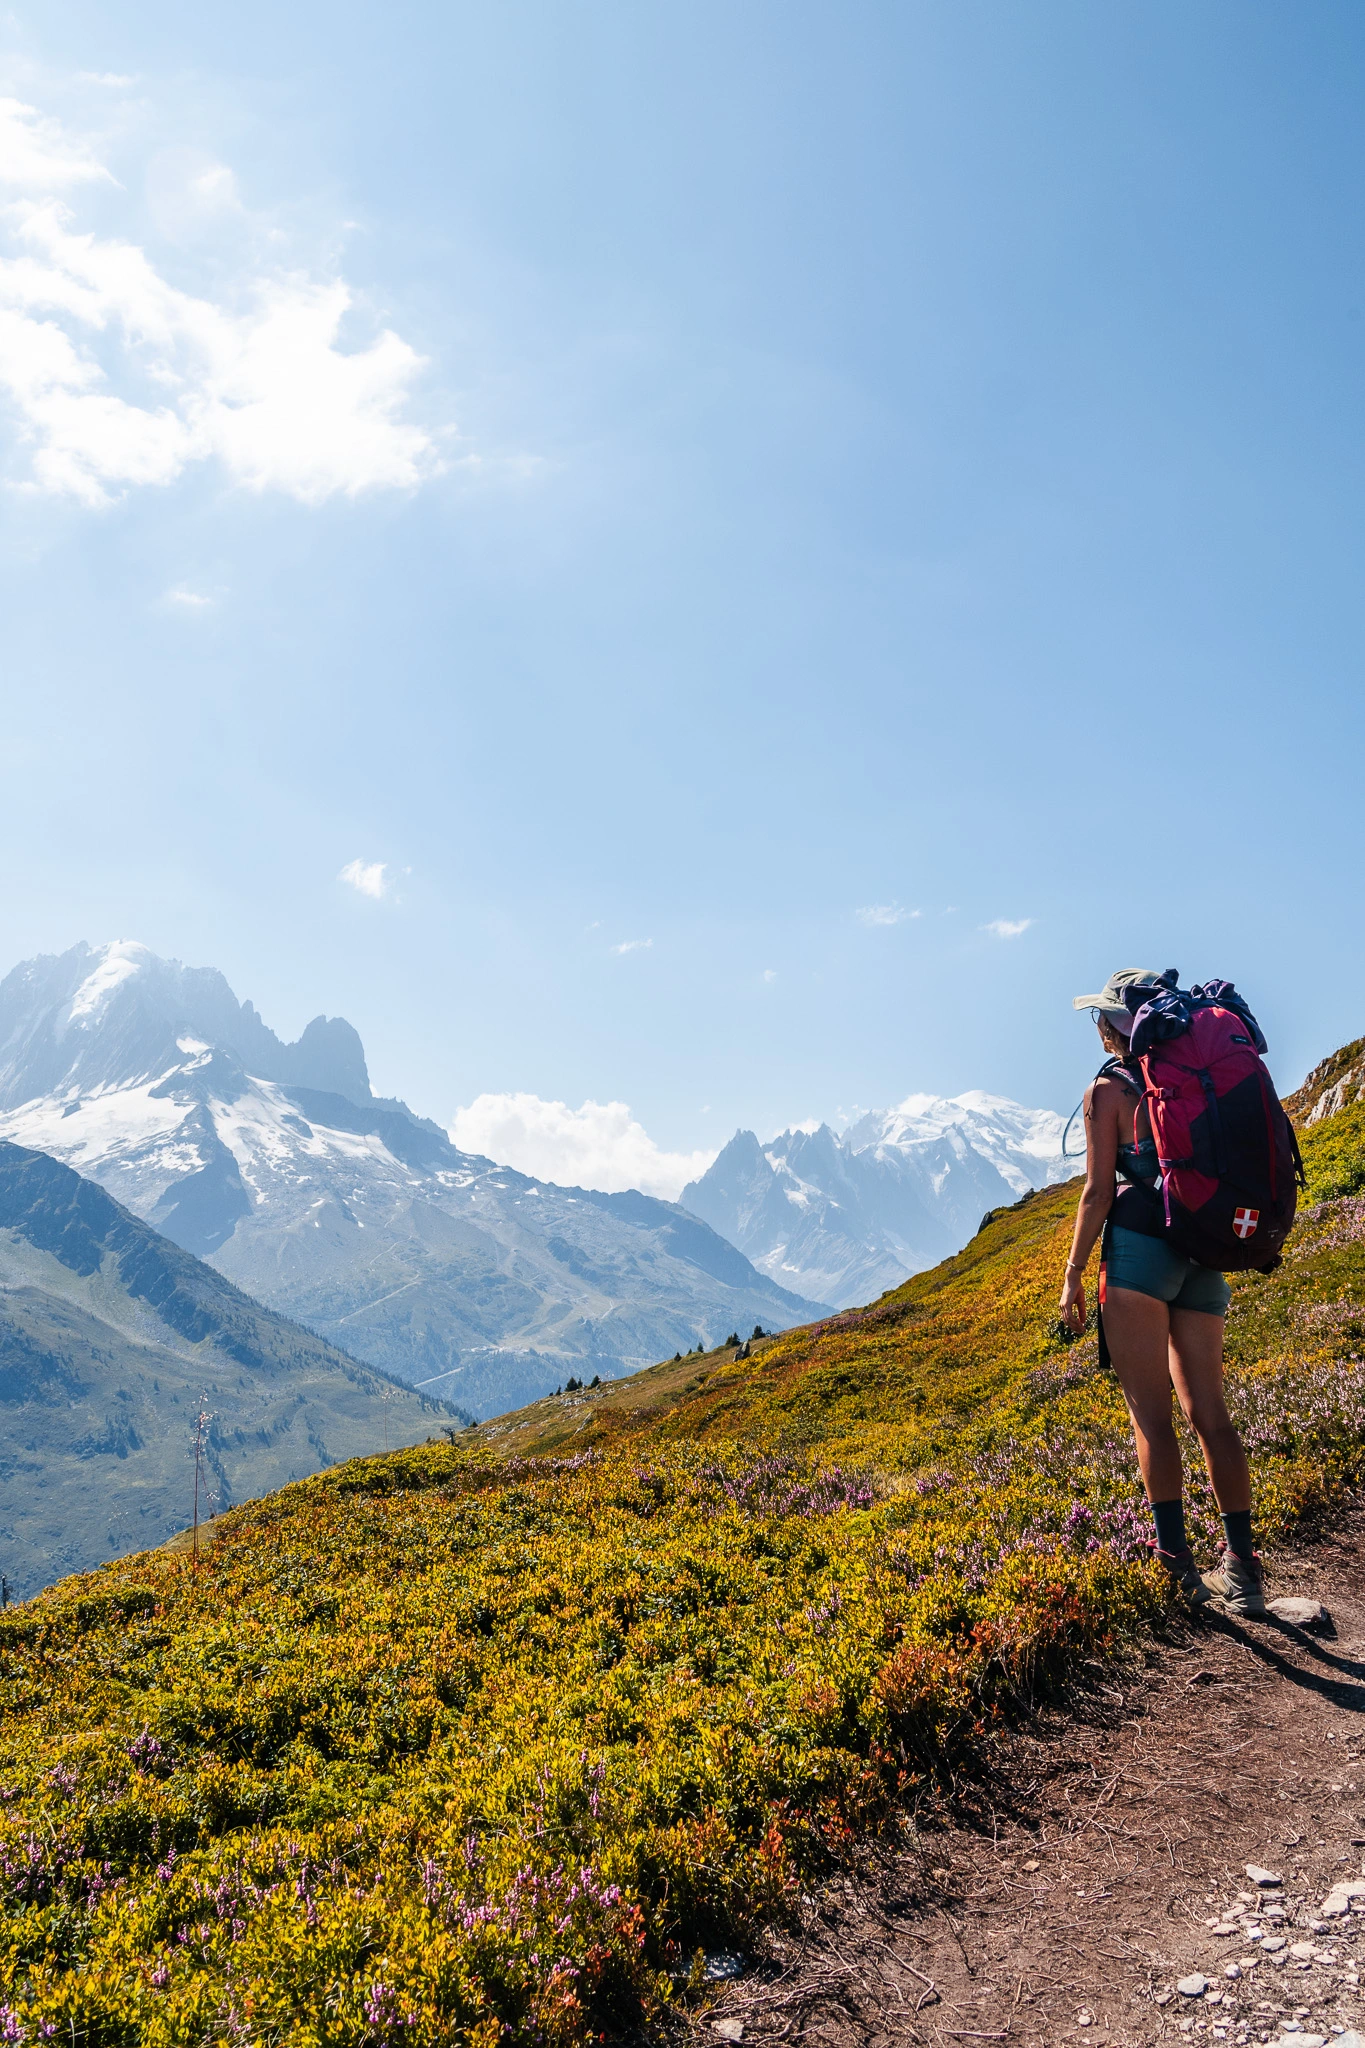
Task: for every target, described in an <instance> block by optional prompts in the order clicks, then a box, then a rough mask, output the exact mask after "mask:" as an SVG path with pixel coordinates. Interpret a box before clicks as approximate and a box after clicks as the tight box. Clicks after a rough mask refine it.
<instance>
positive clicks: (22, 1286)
mask: <svg viewBox="0 0 1365 2048" xmlns="http://www.w3.org/2000/svg"><path fill="white" fill-rule="evenodd" d="M206 1396H207V1398H208V1402H209V1403H210V1404H211V1409H212V1414H211V1419H210V1422H209V1424H208V1427H207V1433H206V1436H205V1440H204V1457H205V1461H206V1474H205V1477H206V1484H207V1485H208V1486H210V1487H211V1489H212V1491H213V1493H214V1494H215V1495H216V1505H217V1506H219V1507H227V1506H230V1505H231V1504H232V1503H233V1502H234V1501H236V1500H240V1499H242V1498H244V1497H246V1496H248V1495H250V1494H252V1493H257V1492H261V1491H264V1490H265V1489H266V1488H268V1487H271V1486H276V1485H279V1484H281V1483H283V1482H285V1481H287V1480H289V1479H294V1478H303V1477H305V1476H307V1475H308V1474H309V1473H311V1472H316V1471H318V1470H320V1469H321V1468H322V1467H324V1466H325V1465H327V1464H330V1463H331V1462H333V1461H334V1459H336V1458H345V1457H351V1456H355V1455H356V1454H357V1453H363V1452H366V1451H373V1450H376V1449H378V1448H379V1447H380V1445H381V1444H382V1443H383V1441H384V1439H385V1437H386V1436H387V1437H388V1439H389V1440H390V1441H391V1442H392V1441H396V1442H400V1443H401V1442H417V1441H421V1440H422V1439H424V1438H425V1437H426V1436H427V1435H429V1434H430V1433H431V1432H432V1430H434V1429H437V1428H439V1427H440V1426H441V1423H442V1420H443V1418H449V1417H456V1418H458V1419H459V1420H461V1421H463V1420H465V1419H466V1418H464V1417H463V1416H460V1414H459V1411H458V1410H455V1409H453V1408H452V1407H451V1406H450V1405H449V1404H448V1403H446V1402H444V1401H442V1400H439V1399H434V1398H432V1397H430V1396H424V1395H421V1394H419V1393H417V1392H416V1391H415V1390H414V1389H412V1388H410V1387H407V1386H404V1385H403V1384H402V1383H401V1382H398V1381H396V1380H392V1379H390V1378H389V1376H388V1375H386V1374H383V1373H381V1372H377V1371H376V1370H375V1369H374V1368H373V1367H370V1366H366V1365H364V1364H362V1363H361V1362H360V1361H359V1360H358V1359H355V1358H353V1357H350V1356H349V1355H348V1354H346V1353H345V1352H343V1351H341V1350H340V1349H339V1348H338V1347H336V1346H335V1345H332V1344H329V1343H327V1342H326V1341H325V1340H324V1339H322V1338H320V1337H318V1336H316V1335H314V1333H313V1332H311V1331H309V1330H306V1329H304V1328H303V1327H302V1326H301V1325H299V1324H296V1323H293V1322H291V1321H290V1320H289V1319H288V1318H286V1317H284V1316H281V1315H278V1314H276V1313H275V1311H273V1310H271V1309H267V1308H263V1307H262V1306H261V1305H260V1304H259V1303H257V1302H255V1301H252V1300H251V1299H250V1298H249V1297H248V1296H247V1295H245V1294H243V1293H242V1291H241V1289H240V1288H237V1287H235V1286H233V1284H232V1283H231V1281H229V1280H227V1279H226V1278H225V1277H224V1276H223V1275H222V1274H221V1273H218V1272H216V1271H215V1270H214V1269H213V1268H212V1267H211V1266H208V1265H206V1264H205V1263H204V1262H203V1261H202V1260H200V1259H197V1258H195V1257H194V1255H193V1253H191V1252H187V1251H186V1250H184V1248H183V1247H182V1246H179V1245H177V1244H175V1243H173V1242H172V1241H171V1240H170V1239H169V1238H167V1237H164V1236H162V1235H161V1234H160V1233H158V1232H157V1231H155V1230H153V1229H152V1228H151V1227H150V1226H149V1225H148V1224H146V1223H144V1222H142V1221H141V1220H140V1219H139V1218H138V1217H136V1216H134V1215H133V1214H132V1213H131V1212H130V1211H129V1210H127V1209H125V1208H123V1207H122V1206H121V1205H120V1204H119V1203H118V1202H116V1201H115V1200H114V1199H113V1197H112V1196H110V1195H109V1194H107V1193H106V1192H105V1191H104V1189H103V1188H101V1187H99V1186H97V1185H96V1183H95V1182H93V1181H90V1180H86V1179H83V1178H82V1177H81V1175H79V1174H77V1173H75V1172H74V1171H73V1170H72V1169H71V1168H70V1167H67V1166H63V1165H62V1164H61V1163H60V1162H59V1161H57V1160H54V1159H51V1158H49V1157H48V1156H47V1154H45V1153H42V1152H33V1151H30V1150H28V1149H27V1148H25V1147H23V1146H18V1145H12V1144H8V1143H3V1142H0V1412H3V1415H4V1419H5V1428H4V1445H5V1448H4V1451H3V1453H0V1570H3V1571H4V1573H5V1576H6V1577H7V1578H8V1579H9V1580H10V1582H11V1584H13V1585H17V1586H18V1587H20V1588H21V1589H31V1587H32V1586H33V1583H34V1581H35V1579H37V1580H39V1581H41V1580H42V1579H43V1578H51V1577H54V1576H56V1575H57V1574H58V1573H60V1572H64V1571H70V1570H75V1569H87V1568H89V1567H90V1566H92V1565H95V1564H99V1563H101V1562H103V1561H104V1560H105V1559H106V1558H108V1557H110V1556H114V1555H117V1554H118V1553H119V1551H120V1550H121V1549H123V1550H126V1549H131V1548H143V1547H145V1545H146V1542H147V1541H148V1540H149V1539H150V1540H152V1541H159V1540H162V1539H163V1538H164V1537H166V1536H168V1535H170V1534H172V1533H173V1532H174V1531H175V1530H176V1529H179V1528H182V1527H183V1526H184V1525H185V1523H186V1521H187V1520H188V1519H189V1506H188V1501H189V1493H188V1482H187V1473H188V1458H189V1450H188V1445H189V1437H190V1427H191V1415H192V1413H193V1412H195V1411H196V1410H197V1406H198V1403H199V1402H200V1401H201V1400H202V1399H204V1398H205V1397H206ZM106 1460H113V1461H114V1462H113V1463H112V1464H106V1463H105V1461H106ZM115 1472H117V1475H118V1477H117V1481H116V1482H114V1480H113V1474H114V1473H115ZM101 1473H103V1474H104V1475H105V1477H104V1479H103V1480H101V1479H99V1478H98V1477H97V1475H99V1474H101ZM208 1511H209V1510H207V1509H206V1512H208Z"/></svg>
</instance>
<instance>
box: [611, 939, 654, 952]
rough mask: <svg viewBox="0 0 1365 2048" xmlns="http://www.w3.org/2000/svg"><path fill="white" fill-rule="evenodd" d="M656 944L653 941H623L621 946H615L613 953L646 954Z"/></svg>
mask: <svg viewBox="0 0 1365 2048" xmlns="http://www.w3.org/2000/svg"><path fill="white" fill-rule="evenodd" d="M653 944H654V941H653V939H622V941H621V943H620V945H619V946H613V947H612V949H611V950H612V952H613V953H645V952H648V950H649V948H650V947H651V946H652V945H653Z"/></svg>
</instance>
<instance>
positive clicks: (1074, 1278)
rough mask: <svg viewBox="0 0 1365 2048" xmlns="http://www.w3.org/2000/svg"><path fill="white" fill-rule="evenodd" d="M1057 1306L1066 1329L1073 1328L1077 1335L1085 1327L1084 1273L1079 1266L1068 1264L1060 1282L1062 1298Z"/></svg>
mask: <svg viewBox="0 0 1365 2048" xmlns="http://www.w3.org/2000/svg"><path fill="white" fill-rule="evenodd" d="M1058 1306H1059V1307H1060V1309H1061V1311H1062V1321H1063V1322H1064V1323H1065V1324H1066V1327H1067V1328H1068V1330H1074V1331H1075V1333H1076V1335H1077V1336H1078V1337H1079V1336H1080V1334H1081V1332H1082V1331H1083V1330H1084V1328H1085V1273H1084V1269H1083V1268H1081V1267H1079V1266H1068V1267H1067V1269H1066V1279H1065V1280H1064V1282H1063V1283H1062V1298H1061V1301H1060V1302H1059V1304H1058Z"/></svg>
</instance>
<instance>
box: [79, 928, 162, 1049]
mask: <svg viewBox="0 0 1365 2048" xmlns="http://www.w3.org/2000/svg"><path fill="white" fill-rule="evenodd" d="M146 958H147V948H146V947H145V946H139V945H137V944H136V943H135V941H133V940H132V939H114V940H113V941H112V942H111V943H110V944H109V945H107V946H101V947H100V949H99V963H100V964H99V966H98V967H96V968H95V969H94V971H93V972H92V973H90V974H87V975H86V977H85V980H84V981H83V982H82V983H81V985H80V987H79V988H78V989H77V990H76V993H75V995H74V996H72V998H71V1002H70V1006H69V1007H68V1009H67V1013H66V1021H67V1023H68V1024H80V1025H83V1026H85V1027H86V1028H87V1029H88V1028H89V1026H90V1025H91V1024H92V1023H93V1022H94V1020H95V1019H96V1017H98V1015H99V1013H100V1011H101V1010H102V1009H103V1008H104V1006H105V1004H106V1003H107V1002H108V1000H109V998H110V996H112V995H113V993H114V991H115V989H117V988H121V987H122V986H123V984H124V982H125V981H130V980H131V979H132V977H133V975H135V974H136V973H137V971H138V969H139V968H140V967H141V966H142V963H143V961H144V960H145V959H146Z"/></svg>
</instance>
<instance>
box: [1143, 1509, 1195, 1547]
mask: <svg viewBox="0 0 1365 2048" xmlns="http://www.w3.org/2000/svg"><path fill="white" fill-rule="evenodd" d="M1152 1520H1153V1521H1154V1522H1155V1524H1156V1540H1157V1548H1158V1549H1159V1550H1164V1551H1166V1552H1167V1554H1168V1555H1169V1556H1171V1557H1178V1556H1179V1555H1180V1553H1181V1551H1182V1550H1188V1549H1189V1547H1190V1545H1189V1538H1188V1537H1187V1536H1186V1534H1185V1503H1184V1501H1183V1500H1154V1501H1153V1502H1152Z"/></svg>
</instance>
